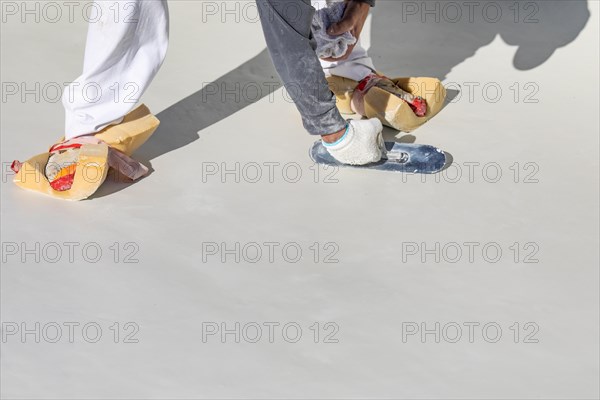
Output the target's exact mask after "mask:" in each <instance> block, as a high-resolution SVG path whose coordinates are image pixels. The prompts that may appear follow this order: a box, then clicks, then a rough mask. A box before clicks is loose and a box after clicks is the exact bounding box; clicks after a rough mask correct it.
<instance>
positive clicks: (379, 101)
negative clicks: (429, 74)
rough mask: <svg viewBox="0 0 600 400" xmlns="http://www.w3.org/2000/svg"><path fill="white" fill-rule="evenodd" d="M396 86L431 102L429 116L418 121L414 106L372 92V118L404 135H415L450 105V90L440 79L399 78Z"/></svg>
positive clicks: (369, 112) (368, 98)
mask: <svg viewBox="0 0 600 400" xmlns="http://www.w3.org/2000/svg"><path fill="white" fill-rule="evenodd" d="M392 81H394V83H396V85H398V86H399V87H400V88H402V89H403V90H404V91H406V92H408V93H411V94H413V95H415V96H421V97H423V98H424V99H425V100H426V101H427V112H426V114H425V115H424V116H423V117H417V116H416V115H415V113H414V112H413V111H412V109H411V108H410V106H409V105H408V104H407V103H406V102H405V101H403V100H402V99H400V98H399V97H397V96H395V95H393V94H391V93H389V92H387V91H385V90H383V89H381V88H379V87H373V88H371V89H370V90H369V91H368V92H367V94H366V95H365V112H366V114H367V115H366V117H368V118H378V119H379V120H380V121H381V122H382V123H383V124H384V125H387V126H390V127H392V128H394V129H397V130H399V131H403V132H411V131H413V130H415V129H417V128H418V127H420V126H421V125H423V124H424V123H425V122H427V121H429V120H430V119H431V118H433V117H434V116H435V115H436V114H437V113H439V112H440V110H441V109H442V107H443V106H444V102H445V101H446V89H445V88H444V85H442V83H441V82H440V80H439V79H436V78H395V79H392Z"/></svg>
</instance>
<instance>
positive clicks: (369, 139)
mask: <svg viewBox="0 0 600 400" xmlns="http://www.w3.org/2000/svg"><path fill="white" fill-rule="evenodd" d="M323 145H324V146H325V148H326V149H327V151H328V152H329V154H331V155H332V156H333V157H334V158H335V159H336V160H338V161H339V162H341V163H343V164H348V165H365V164H370V163H374V162H377V161H379V160H381V158H382V157H383V156H384V155H385V145H384V142H383V125H382V124H381V121H379V120H378V119H377V118H372V119H365V120H351V121H350V122H349V124H348V127H347V128H346V129H345V130H344V131H340V132H336V133H334V134H331V135H325V136H323Z"/></svg>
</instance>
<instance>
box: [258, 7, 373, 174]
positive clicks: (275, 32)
mask: <svg viewBox="0 0 600 400" xmlns="http://www.w3.org/2000/svg"><path fill="white" fill-rule="evenodd" d="M256 3H257V4H258V11H259V14H260V19H261V23H262V26H263V31H264V33H265V39H266V42H267V46H268V48H269V52H270V53H271V58H272V59H273V64H275V69H277V72H278V73H279V75H280V77H281V79H282V80H283V83H284V85H285V87H286V88H287V89H288V91H289V92H290V94H291V96H292V98H293V100H294V102H295V103H296V107H297V108H298V110H299V111H300V114H301V115H302V121H303V123H304V127H305V128H306V130H307V131H308V132H309V133H311V134H313V135H321V136H322V137H323V142H324V145H325V146H326V148H327V151H329V153H330V154H331V155H332V156H333V157H334V158H336V159H337V160H338V161H340V162H342V163H345V164H353V165H363V164H369V163H372V162H377V161H379V160H380V159H381V157H382V156H383V154H384V152H385V147H384V146H383V138H382V130H383V127H382V125H381V122H379V120H377V119H371V120H363V121H351V122H350V123H348V122H346V121H344V119H343V118H342V116H341V115H340V112H339V111H338V109H337V107H336V98H335V95H334V94H333V93H332V92H331V90H329V86H328V83H327V80H326V79H325V74H324V73H323V69H322V68H321V64H320V63H319V58H318V57H317V54H316V52H315V46H316V43H315V41H314V40H313V36H312V33H311V25H312V19H313V15H314V12H315V9H314V8H313V7H312V6H311V5H310V0H256Z"/></svg>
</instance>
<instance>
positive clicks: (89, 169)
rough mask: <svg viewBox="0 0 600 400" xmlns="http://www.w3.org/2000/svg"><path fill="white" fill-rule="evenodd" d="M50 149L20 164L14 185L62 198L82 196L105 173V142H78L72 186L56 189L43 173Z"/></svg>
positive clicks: (106, 153) (68, 198)
mask: <svg viewBox="0 0 600 400" xmlns="http://www.w3.org/2000/svg"><path fill="white" fill-rule="evenodd" d="M49 158H50V153H43V154H39V155H37V156H35V157H32V158H30V159H29V160H27V161H25V162H24V163H22V164H21V167H20V169H19V172H17V174H16V175H15V178H14V179H13V181H14V182H15V183H16V184H17V186H19V187H21V188H23V189H26V190H31V191H34V192H38V193H42V194H46V195H48V196H51V197H54V198H57V199H62V200H73V201H76V200H83V199H86V198H88V197H89V196H91V195H92V194H94V192H95V191H96V190H98V188H99V187H100V185H102V183H103V182H104V180H105V179H106V175H107V174H108V168H109V167H108V161H107V160H108V146H107V145H106V144H104V143H101V144H86V145H83V146H81V148H80V152H79V158H78V159H77V167H76V169H75V177H74V179H73V186H71V188H70V189H69V190H65V191H62V192H61V191H56V190H54V189H53V188H52V186H50V182H48V179H47V178H46V175H45V172H44V171H45V169H46V164H48V159H49Z"/></svg>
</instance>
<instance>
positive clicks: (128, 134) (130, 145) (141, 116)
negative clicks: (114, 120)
mask: <svg viewBox="0 0 600 400" xmlns="http://www.w3.org/2000/svg"><path fill="white" fill-rule="evenodd" d="M159 124H160V121H159V120H158V118H156V117H155V116H154V115H152V113H151V112H150V110H149V109H148V107H146V106H145V105H144V104H142V105H140V106H139V107H138V108H136V109H135V110H133V111H132V112H130V113H129V114H127V115H126V116H125V118H123V121H122V122H121V123H119V124H117V125H111V126H108V127H106V128H104V129H103V130H102V131H100V132H98V133H97V134H96V135H94V136H96V137H97V138H98V139H101V140H103V141H104V142H106V143H107V144H108V145H109V146H110V147H112V148H114V149H116V150H119V151H121V152H123V153H125V154H127V155H128V156H131V154H133V152H134V151H136V150H137V149H138V148H139V147H140V146H141V145H143V144H144V143H145V142H146V141H147V140H148V139H149V138H150V136H152V134H153V133H154V131H156V128H158V125H159Z"/></svg>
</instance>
